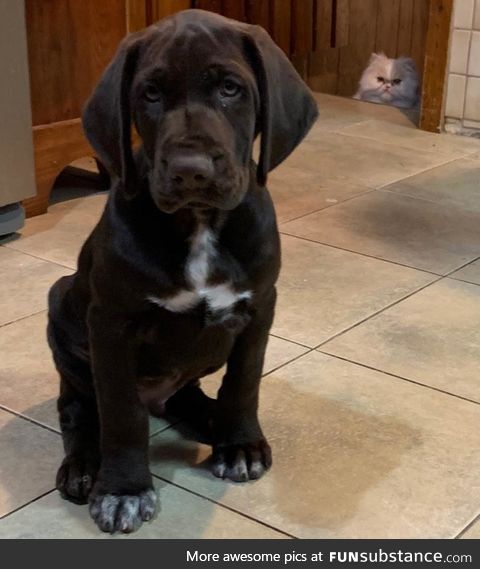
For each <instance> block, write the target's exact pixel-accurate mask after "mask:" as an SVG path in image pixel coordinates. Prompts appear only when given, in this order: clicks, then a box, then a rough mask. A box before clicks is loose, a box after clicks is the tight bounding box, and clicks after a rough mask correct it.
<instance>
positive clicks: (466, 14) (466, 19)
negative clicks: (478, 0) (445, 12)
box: [453, 0, 474, 30]
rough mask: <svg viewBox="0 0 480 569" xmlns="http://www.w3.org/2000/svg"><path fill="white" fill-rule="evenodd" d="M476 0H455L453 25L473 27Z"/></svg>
mask: <svg viewBox="0 0 480 569" xmlns="http://www.w3.org/2000/svg"><path fill="white" fill-rule="evenodd" d="M473 8H474V0H455V8H454V12H453V27H454V28H463V29H467V30H471V29H472V21H473Z"/></svg>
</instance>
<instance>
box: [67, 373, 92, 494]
mask: <svg viewBox="0 0 480 569" xmlns="http://www.w3.org/2000/svg"><path fill="white" fill-rule="evenodd" d="M57 405H58V411H59V415H60V427H61V430H62V437H63V446H64V449H65V458H64V459H63V462H62V464H61V465H60V468H59V469H58V472H57V478H56V486H57V489H58V490H59V492H60V493H61V495H62V497H63V498H65V499H67V500H70V501H71V502H74V503H76V504H86V503H87V501H88V496H89V494H90V491H91V489H92V487H93V484H94V482H95V479H96V476H97V472H98V468H99V464H100V451H99V421H98V412H97V405H96V401H95V396H94V393H93V392H92V396H88V395H85V394H83V393H81V392H79V391H78V390H77V389H76V388H75V382H74V381H72V379H71V378H69V377H68V376H66V375H62V376H61V380H60V397H59V399H58V404H57Z"/></svg>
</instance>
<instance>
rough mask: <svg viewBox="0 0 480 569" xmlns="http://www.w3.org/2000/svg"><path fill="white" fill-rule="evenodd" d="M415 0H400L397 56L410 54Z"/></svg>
mask: <svg viewBox="0 0 480 569" xmlns="http://www.w3.org/2000/svg"><path fill="white" fill-rule="evenodd" d="M414 1H415V0H401V2H400V16H399V20H398V41H397V54H396V55H397V57H401V56H403V55H408V54H410V49H411V46H412V26H413V3H414Z"/></svg>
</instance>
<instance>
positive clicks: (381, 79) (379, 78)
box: [377, 77, 385, 83]
mask: <svg viewBox="0 0 480 569" xmlns="http://www.w3.org/2000/svg"><path fill="white" fill-rule="evenodd" d="M377 81H378V82H379V83H385V78H384V77H377Z"/></svg>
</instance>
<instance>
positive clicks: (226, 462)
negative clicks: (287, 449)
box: [212, 440, 272, 482]
mask: <svg viewBox="0 0 480 569" xmlns="http://www.w3.org/2000/svg"><path fill="white" fill-rule="evenodd" d="M271 465H272V451H271V449H270V446H269V444H268V443H267V441H265V440H261V441H257V442H254V443H246V444H242V445H219V446H217V447H215V448H214V450H213V457H212V472H213V475H214V476H216V477H217V478H228V479H229V480H233V481H234V482H248V481H249V480H257V479H258V478H260V477H261V476H263V474H265V472H266V471H267V470H268V469H269V468H270V466H271Z"/></svg>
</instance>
